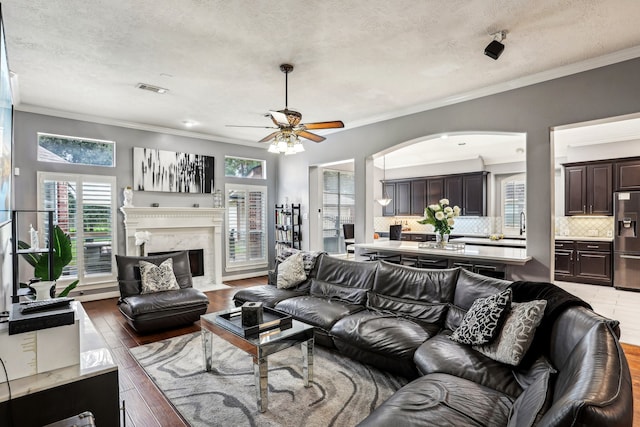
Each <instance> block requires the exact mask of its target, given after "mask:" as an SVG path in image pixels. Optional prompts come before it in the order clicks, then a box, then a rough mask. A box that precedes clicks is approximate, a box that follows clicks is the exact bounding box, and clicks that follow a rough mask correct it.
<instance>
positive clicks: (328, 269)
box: [316, 255, 378, 290]
mask: <svg viewBox="0 0 640 427" xmlns="http://www.w3.org/2000/svg"><path fill="white" fill-rule="evenodd" d="M316 267H317V274H316V278H317V279H318V280H321V281H323V282H327V283H334V284H336V285H341V286H345V287H349V288H360V289H366V290H370V289H371V287H372V286H373V280H374V277H375V274H376V271H377V269H378V263H377V262H359V261H352V260H346V259H342V258H336V257H332V256H328V255H324V256H321V257H320V258H319V259H318V261H317V262H316Z"/></svg>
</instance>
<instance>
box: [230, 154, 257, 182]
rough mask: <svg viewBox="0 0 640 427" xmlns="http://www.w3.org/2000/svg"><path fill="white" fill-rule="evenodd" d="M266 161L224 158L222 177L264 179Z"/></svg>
mask: <svg viewBox="0 0 640 427" xmlns="http://www.w3.org/2000/svg"><path fill="white" fill-rule="evenodd" d="M265 165H266V161H264V160H257V159H244V158H242V157H230V156H225V158H224V176H229V177H235V178H253V179H266V177H267V174H266V170H265Z"/></svg>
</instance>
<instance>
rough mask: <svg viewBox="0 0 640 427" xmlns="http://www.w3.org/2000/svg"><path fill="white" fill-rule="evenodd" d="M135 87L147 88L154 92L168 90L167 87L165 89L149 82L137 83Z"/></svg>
mask: <svg viewBox="0 0 640 427" xmlns="http://www.w3.org/2000/svg"><path fill="white" fill-rule="evenodd" d="M136 87H137V88H138V89H142V90H148V91H150V92H155V93H167V92H169V89H165V88H163V87H160V86H154V85H150V84H147V83H138V84H137V85H136Z"/></svg>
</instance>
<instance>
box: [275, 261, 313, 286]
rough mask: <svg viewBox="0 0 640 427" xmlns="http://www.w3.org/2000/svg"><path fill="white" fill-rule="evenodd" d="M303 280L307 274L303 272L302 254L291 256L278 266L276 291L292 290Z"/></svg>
mask: <svg viewBox="0 0 640 427" xmlns="http://www.w3.org/2000/svg"><path fill="white" fill-rule="evenodd" d="M305 280H307V273H305V271H304V259H303V256H302V252H298V253H297V254H294V255H291V256H290V257H288V258H287V259H285V260H284V261H283V262H282V263H281V264H280V265H279V266H278V281H277V286H278V289H288V288H293V287H295V286H298V285H299V284H300V283H302V282H304V281H305Z"/></svg>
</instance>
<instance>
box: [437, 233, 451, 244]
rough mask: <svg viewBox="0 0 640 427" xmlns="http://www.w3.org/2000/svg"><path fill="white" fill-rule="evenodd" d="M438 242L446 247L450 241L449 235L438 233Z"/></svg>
mask: <svg viewBox="0 0 640 427" xmlns="http://www.w3.org/2000/svg"><path fill="white" fill-rule="evenodd" d="M436 243H437V244H438V245H440V246H442V247H445V246H446V245H447V243H449V235H448V234H441V233H436Z"/></svg>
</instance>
